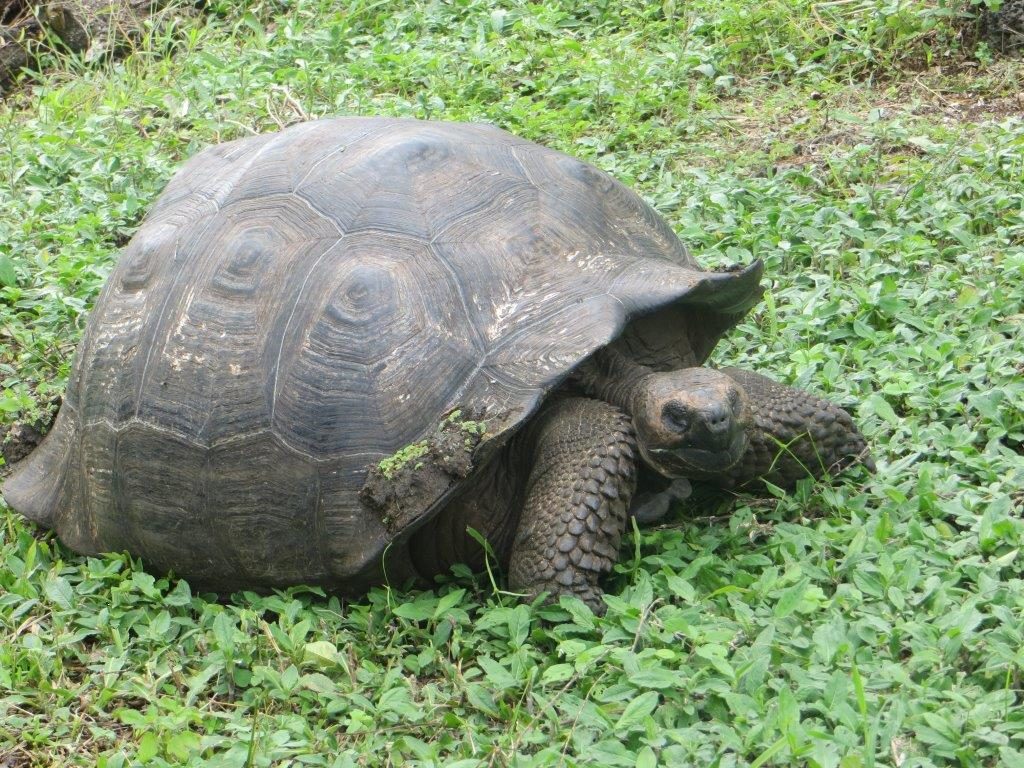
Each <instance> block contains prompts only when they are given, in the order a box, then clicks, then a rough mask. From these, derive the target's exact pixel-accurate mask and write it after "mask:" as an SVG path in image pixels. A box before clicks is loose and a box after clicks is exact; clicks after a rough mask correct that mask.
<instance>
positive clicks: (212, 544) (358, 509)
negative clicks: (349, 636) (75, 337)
mask: <svg viewBox="0 0 1024 768" xmlns="http://www.w3.org/2000/svg"><path fill="white" fill-rule="evenodd" d="M759 277H760V264H755V265H753V266H751V267H749V268H748V269H746V270H745V271H735V272H723V273H711V272H706V271H703V270H702V269H701V268H700V267H699V266H698V265H697V264H696V263H695V262H694V261H693V259H692V258H691V257H690V255H689V254H688V253H687V251H686V249H685V248H684V246H683V245H682V244H681V243H680V242H679V240H678V238H677V237H676V236H675V234H673V232H672V231H671V230H670V228H669V227H668V226H667V225H666V224H665V222H664V221H663V220H662V219H661V218H660V217H659V216H658V215H657V214H656V213H655V212H654V211H653V210H652V209H651V208H650V207H649V206H648V205H646V204H645V203H644V202H643V201H642V200H641V199H640V198H639V197H638V196H637V195H635V194H634V193H632V192H631V191H629V190H628V189H627V188H625V187H624V186H622V185H621V184H619V183H618V182H616V181H615V180H613V179H612V178H611V177H610V176H608V175H607V174H605V173H603V172H601V171H599V170H597V169H595V168H594V167H592V166H590V165H587V164H586V163H583V162H580V161H579V160H576V159H573V158H571V157H569V156H567V155H564V154H561V153H559V152H556V151H553V150H550V149H546V148H544V147H541V146H538V145H536V144H533V143H530V142H527V141H524V140H522V139H519V138H516V137H514V136H512V135H510V134H508V133H505V132H504V131H501V130H498V129H496V128H494V127H491V126H488V125H477V124H450V123H438V122H420V121H414V120H394V119H372V118H370V119H364V118H341V119H333V120H321V121H315V122H310V123H305V124H302V125H297V126H294V127H291V128H288V129H287V130H284V131H281V132H279V133H273V134H267V135H260V136H254V137H251V138H245V139H241V140H238V141H233V142H230V143H226V144H222V145H219V146H216V147H213V148H211V149H207V150H205V151H203V152H201V153H199V154H198V155H197V156H195V157H194V158H193V159H192V160H191V161H189V162H188V163H187V164H186V165H185V166H184V168H182V169H181V171H180V172H179V173H178V174H177V175H176V176H175V177H174V178H173V180H172V181H171V182H170V183H169V184H168V186H167V188H166V190H165V191H164V193H163V195H162V196H161V197H160V198H159V200H158V201H157V202H156V204H155V205H154V207H153V209H152V210H151V212H150V213H149V215H148V216H147V218H146V220H145V221H144V223H143V224H142V226H141V227H140V229H139V230H138V232H137V234H136V235H135V237H134V238H133V239H132V241H131V242H130V243H129V244H128V245H127V246H126V248H125V249H124V251H123V253H122V255H121V257H120V259H119V262H118V264H117V266H116V268H115V269H114V271H113V273H112V274H111V275H110V278H109V279H108V281H107V284H106V286H105V288H104V290H103V292H102V294H101V296H100V297H99V299H98V301H97V303H96V306H95V309H94V310H93V312H92V315H91V317H90V320H89V323H88V326H87V328H86V331H85V334H84V337H83V339H82V341H81V344H80V346H79V348H78V351H77V353H76V359H75V363H74V366H73V371H72V375H71V378H70V380H69V382H68V388H67V395H66V397H65V399H64V404H63V406H62V408H61V410H60V413H59V414H58V417H57V420H56V422H55V425H54V428H53V430H52V431H51V433H50V435H49V436H48V438H47V439H46V441H45V442H44V443H43V445H42V446H40V447H39V448H38V449H37V450H36V451H35V453H34V454H33V455H32V456H31V457H29V458H28V459H26V460H25V461H23V462H22V463H21V464H20V465H18V467H17V468H16V470H15V472H14V474H13V475H12V476H11V477H10V478H9V479H8V480H7V482H6V484H5V486H4V489H3V491H4V495H5V497H6V499H7V500H8V503H9V504H10V505H11V506H12V507H13V508H14V509H16V510H18V511H20V512H22V513H23V514H25V515H26V516H27V517H29V518H30V519H33V520H35V521H37V522H39V523H41V524H43V525H46V526H49V527H52V528H54V529H56V531H57V532H58V534H59V536H60V537H61V539H63V541H64V542H65V543H67V544H68V545H69V546H71V547H72V548H73V549H75V550H78V551H80V552H85V553H97V552H102V551H120V550H127V551H129V552H131V553H132V554H134V555H136V556H140V557H142V558H143V559H144V561H145V562H146V563H147V565H149V566H151V567H153V568H156V569H159V570H173V571H174V572H176V573H177V574H179V575H182V576H186V577H189V578H191V579H193V580H194V581H196V582H197V583H209V584H225V583H230V584H233V585H237V584H249V585H252V586H264V587H270V586H280V585H286V584H294V583H315V584H323V585H325V586H328V587H331V588H337V589H343V590H346V591H356V590H359V589H362V588H363V587H365V585H367V584H370V583H373V582H375V581H380V579H381V568H382V554H383V553H384V552H385V550H387V549H388V548H390V547H395V546H396V545H398V544H400V543H401V542H402V541H403V540H404V539H405V538H406V537H407V535H408V529H411V528H413V527H415V521H416V520H420V519H423V518H427V517H429V516H430V515H432V514H434V513H435V512H436V510H437V509H438V508H439V507H440V505H441V501H443V500H442V499H441V498H440V497H438V498H437V499H434V500H433V501H432V502H431V503H429V504H425V505H424V506H423V508H422V510H419V511H417V513H416V514H415V515H414V516H413V517H414V520H413V522H412V523H410V525H408V526H407V527H406V530H398V531H395V530H389V529H388V527H387V526H385V525H384V523H383V522H382V521H381V519H380V516H379V514H377V513H376V512H375V511H374V510H373V509H371V508H369V507H368V506H367V505H366V504H365V503H364V502H363V501H362V500H361V499H360V496H359V491H360V488H361V487H362V486H363V484H364V482H365V480H366V477H367V473H368V468H369V467H371V466H373V465H374V464H375V463H376V462H379V461H380V460H381V459H382V458H383V457H386V456H389V455H391V454H393V453H394V452H396V451H398V450H399V449H401V448H402V447H403V446H408V445H410V444H412V443H415V442H416V441H418V440H421V439H423V438H424V436H425V435H428V434H430V433H431V431H432V430H435V429H436V427H437V425H438V423H439V420H441V419H442V418H443V417H444V416H445V414H447V413H450V412H451V411H452V410H453V409H456V408H465V409H468V411H470V412H474V413H478V414H484V415H485V416H484V417H485V418H487V419H488V420H487V432H486V434H485V435H484V439H483V440H482V441H481V444H480V446H478V451H479V452H480V453H481V455H484V454H487V452H488V451H492V452H493V449H494V448H495V447H496V446H499V445H501V444H502V443H503V442H504V441H505V440H507V438H508V437H509V435H511V434H512V433H513V432H514V431H515V430H516V429H517V428H518V427H519V426H521V425H522V424H523V422H524V421H525V420H526V419H528V418H529V417H530V415H531V414H532V413H534V411H535V410H536V409H537V407H538V405H539V404H540V403H541V401H542V400H543V399H544V398H545V396H546V395H547V394H548V393H549V392H550V391H551V390H552V389H553V388H556V387H558V386H559V385H560V383H561V382H563V381H564V380H565V379H566V378H567V377H568V376H569V375H570V374H571V372H572V371H573V369H574V367H576V366H577V365H578V364H579V363H580V362H581V361H582V360H584V359H585V358H587V357H588V356H589V355H590V354H592V353H593V352H594V351H595V350H597V349H598V348H600V347H602V346H604V345H607V344H609V343H611V342H613V341H616V340H618V341H616V343H618V344H620V345H622V347H623V348H624V349H626V350H627V351H628V352H629V353H630V354H632V355H634V356H635V357H636V358H637V359H639V360H641V361H642V362H644V363H645V364H648V365H653V366H654V367H656V368H660V369H666V368H672V367H677V366H679V365H699V364H700V363H702V362H703V361H704V360H705V358H706V357H707V355H708V353H709V352H710V351H711V348H712V347H713V346H714V344H715V342H716V341H717V339H718V337H719V335H720V334H721V333H722V332H723V331H724V330H726V329H727V328H729V327H730V326H731V325H732V324H734V322H735V320H736V319H737V318H738V317H739V316H740V315H741V314H742V313H743V312H744V311H745V310H746V309H747V308H748V307H750V306H751V305H752V304H753V303H754V302H755V301H756V300H757V298H758V297H759V295H760V287H759ZM456 485H457V483H456ZM395 551H396V552H397V551H400V547H399V548H396V549H395Z"/></svg>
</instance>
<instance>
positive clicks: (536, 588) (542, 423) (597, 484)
mask: <svg viewBox="0 0 1024 768" xmlns="http://www.w3.org/2000/svg"><path fill="white" fill-rule="evenodd" d="M533 429H534V430H535V432H534V435H532V436H531V437H532V438H533V440H534V447H533V457H534V458H533V468H532V470H531V472H530V478H529V481H528V485H527V489H526V502H525V504H524V505H523V510H522V514H521V515H520V518H519V527H518V528H517V529H516V535H515V540H514V542H513V545H512V552H511V557H510V561H509V586H510V587H511V588H512V589H513V590H514V591H516V592H524V593H526V594H528V595H531V596H535V595H538V594H540V593H541V592H547V593H548V594H549V599H550V600H557V599H558V597H559V596H560V595H575V596H576V597H578V598H580V599H581V600H583V602H585V603H586V604H587V605H588V606H590V608H591V610H593V611H594V613H597V614H602V613H604V610H605V605H604V602H603V601H602V600H601V595H602V591H601V588H600V587H599V586H598V580H599V579H600V577H601V576H602V575H604V574H606V573H608V572H609V571H610V570H611V569H612V566H613V565H614V563H615V561H616V559H617V558H618V554H619V544H620V542H621V540H622V533H623V531H624V530H625V528H626V516H627V513H628V511H629V502H630V499H631V498H632V496H633V491H634V490H635V489H636V475H637V458H636V457H637V450H636V437H635V435H634V432H633V425H632V421H631V420H630V418H629V416H627V415H626V414H625V413H623V412H622V411H620V410H619V409H618V408H615V407H614V406H611V405H608V404H607V403H604V402H601V401H599V400H588V399H584V398H571V399H566V400H562V401H560V402H556V403H555V404H554V405H553V406H551V407H550V408H549V409H548V410H547V411H546V412H545V413H543V414H541V416H540V418H539V420H538V421H537V423H536V425H535V426H534V427H533Z"/></svg>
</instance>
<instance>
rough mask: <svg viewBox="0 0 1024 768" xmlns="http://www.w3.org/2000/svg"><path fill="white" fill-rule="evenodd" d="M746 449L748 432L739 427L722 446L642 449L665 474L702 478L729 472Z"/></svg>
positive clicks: (648, 460)
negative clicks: (713, 447)
mask: <svg viewBox="0 0 1024 768" xmlns="http://www.w3.org/2000/svg"><path fill="white" fill-rule="evenodd" d="M746 450H747V435H746V433H745V432H744V431H743V430H738V431H737V433H736V434H735V435H734V436H733V438H732V439H731V440H730V441H729V443H728V444H727V445H725V446H723V447H722V448H715V449H708V448H698V447H696V446H692V445H689V446H681V447H678V448H650V449H644V448H643V446H641V452H642V453H643V455H644V458H645V459H646V460H647V463H648V464H650V465H651V467H653V468H654V469H656V470H657V471H658V472H659V473H661V474H662V475H664V476H665V477H671V478H677V477H701V476H706V475H718V474H722V473H723V472H728V471H729V470H730V469H732V468H733V467H734V466H736V464H737V463H738V462H739V461H740V459H742V458H743V454H744V453H745V452H746Z"/></svg>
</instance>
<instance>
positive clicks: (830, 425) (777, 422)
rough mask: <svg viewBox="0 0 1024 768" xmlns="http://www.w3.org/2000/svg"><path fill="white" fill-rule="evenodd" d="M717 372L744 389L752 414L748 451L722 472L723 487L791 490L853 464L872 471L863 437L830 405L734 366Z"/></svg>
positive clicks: (827, 402)
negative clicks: (766, 484) (760, 485)
mask: <svg viewBox="0 0 1024 768" xmlns="http://www.w3.org/2000/svg"><path fill="white" fill-rule="evenodd" d="M722 373H724V374H725V375H727V376H728V377H729V378H731V379H732V380H733V381H735V382H736V383H737V384H739V385H740V386H741V387H743V389H744V390H745V391H746V395H747V404H748V407H749V408H750V409H751V411H752V418H751V419H750V426H748V427H747V437H748V439H749V446H748V448H747V451H746V453H745V454H744V455H743V458H742V459H741V460H740V462H739V464H737V465H736V466H734V467H732V468H731V469H730V470H728V471H727V472H725V473H723V475H722V477H721V479H720V482H721V484H722V485H725V486H727V487H735V486H743V485H748V484H751V483H755V482H757V481H758V480H767V481H768V482H770V483H773V484H775V485H778V486H781V487H784V488H786V487H792V486H793V485H794V484H795V483H796V481H797V480H799V479H801V478H804V477H810V476H813V477H820V476H821V475H824V474H835V473H836V472H839V471H840V470H842V469H844V468H846V467H848V466H850V465H852V464H855V463H857V462H858V461H859V462H861V463H863V464H864V465H865V466H867V467H868V469H870V470H872V471H874V468H875V463H874V461H873V460H872V458H871V455H870V454H869V453H868V448H867V443H866V441H865V440H864V436H863V435H862V434H861V433H860V430H858V429H857V427H856V425H855V424H854V423H853V419H851V418H850V414H848V413H847V412H846V411H844V410H843V409H842V408H840V407H839V406H838V405H836V404H835V403H832V402H829V401H828V400H825V399H823V398H820V397H818V396H816V395H812V394H811V393H810V392H804V391H803V390H800V389H794V388H792V387H787V386H785V385H783V384H779V383H778V382H775V381H772V380H771V379H768V378H765V377H764V376H761V375H759V374H756V373H751V372H750V371H744V370H742V369H739V368H723V369H722Z"/></svg>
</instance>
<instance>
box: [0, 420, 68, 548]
mask: <svg viewBox="0 0 1024 768" xmlns="http://www.w3.org/2000/svg"><path fill="white" fill-rule="evenodd" d="M74 432H75V419H74V416H73V414H71V413H70V412H68V411H67V406H64V407H63V408H61V410H60V412H58V414H57V419H56V421H55V422H54V424H53V428H52V429H51V430H50V432H49V434H47V435H46V437H45V438H43V442H42V443H40V444H39V446H38V447H36V449H35V450H34V451H32V453H31V454H29V456H28V457H26V458H25V459H23V460H21V461H19V462H18V463H17V464H15V465H14V468H13V470H12V472H11V475H10V476H9V477H8V478H7V479H6V480H5V481H4V483H3V488H2V489H0V490H2V493H3V497H4V501H6V502H7V505H8V506H9V507H11V509H13V510H14V511H16V512H20V513H21V514H22V515H24V516H25V517H27V518H28V519H29V520H31V521H32V522H34V523H37V524H38V525H41V526H43V527H45V528H54V527H56V522H57V521H56V518H57V512H58V507H59V506H60V497H61V491H62V488H63V485H64V476H65V474H66V473H67V471H68V458H69V453H70V450H71V446H72V442H73V440H74Z"/></svg>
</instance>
